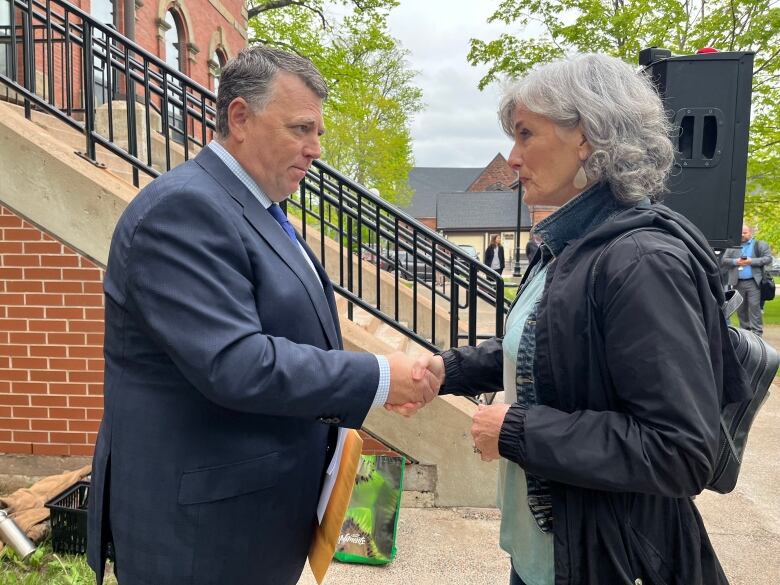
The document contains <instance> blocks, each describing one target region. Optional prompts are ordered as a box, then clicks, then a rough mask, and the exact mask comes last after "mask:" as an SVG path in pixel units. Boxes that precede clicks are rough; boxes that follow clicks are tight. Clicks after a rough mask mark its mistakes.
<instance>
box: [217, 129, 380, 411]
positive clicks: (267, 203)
mask: <svg viewBox="0 0 780 585" xmlns="http://www.w3.org/2000/svg"><path fill="white" fill-rule="evenodd" d="M208 147H209V148H210V149H211V150H212V152H213V153H214V154H216V155H217V156H218V157H219V159H220V160H221V161H222V162H223V163H225V166H227V168H228V169H230V172H232V173H233V174H234V175H235V176H236V177H238V180H239V181H241V182H242V183H243V184H244V186H245V187H246V188H247V189H249V192H250V193H251V194H252V195H253V196H254V197H255V199H257V200H258V201H259V202H260V205H262V206H263V207H264V208H265V209H268V208H269V207H271V205H272V204H273V201H271V200H270V199H269V198H268V195H266V194H265V193H263V190H262V189H261V188H260V185H258V184H257V182H256V181H255V180H254V179H253V178H252V177H251V176H250V174H249V173H247V172H246V169H244V167H242V166H241V163H239V162H238V161H237V160H236V158H235V157H234V156H233V155H232V154H230V153H229V152H228V151H227V150H226V149H225V147H224V146H222V145H221V144H220V143H219V142H217V141H216V140H212V141H211V142H209V144H208ZM274 223H276V222H274ZM277 225H278V224H277ZM278 227H279V229H280V230H281V231H282V233H283V234H284V237H285V238H286V237H288V236H287V233H286V232H285V231H284V228H282V226H281V225H279V226H278ZM298 249H299V250H300V251H301V254H303V257H304V258H305V259H306V262H307V263H308V264H309V267H310V268H311V269H312V271H313V272H314V274H315V275H316V276H317V282H319V283H320V286H322V281H321V280H320V277H319V275H318V274H317V269H316V268H314V263H313V262H312V260H311V258H309V255H308V254H307V253H306V250H304V249H303V246H301V243H300V242H298ZM374 357H376V361H377V363H378V364H379V384H378V385H377V390H376V396H374V401H373V402H372V404H371V406H372V408H373V407H377V406H383V405H384V404H385V402H387V397H388V395H389V394H390V364H389V363H388V361H387V358H386V357H385V356H383V355H375V356H374Z"/></svg>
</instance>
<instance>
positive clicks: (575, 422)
mask: <svg viewBox="0 0 780 585" xmlns="http://www.w3.org/2000/svg"><path fill="white" fill-rule="evenodd" d="M500 118H501V122H502V126H503V128H504V130H505V131H506V132H507V134H509V135H510V136H512V137H513V138H514V147H513V149H512V152H511V154H510V156H509V159H508V162H509V164H510V166H511V167H512V168H513V169H514V170H516V171H517V172H518V174H519V177H520V181H521V182H522V184H523V187H524V192H525V195H524V197H525V202H526V204H528V205H549V206H555V207H559V209H558V210H557V211H555V212H554V213H553V214H552V215H550V216H549V217H547V218H546V219H544V220H543V221H541V222H539V223H538V224H537V225H536V226H535V228H534V231H535V232H536V233H537V234H539V235H540V236H541V240H542V242H543V244H542V245H541V248H540V251H539V252H538V253H537V254H536V256H535V258H534V263H533V264H532V265H531V267H530V268H529V270H528V272H527V274H526V277H525V284H524V286H523V288H522V292H521V293H520V296H519V299H518V301H517V302H516V303H515V305H514V306H513V308H512V311H511V312H510V314H509V315H508V317H507V322H506V328H505V331H506V332H505V335H504V337H503V338H494V339H490V340H488V341H485V342H484V343H482V344H481V345H479V346H478V347H461V348H453V349H450V350H448V351H446V352H444V353H443V354H441V355H439V356H435V357H430V358H426V357H423V358H420V362H421V363H425V365H426V366H427V367H428V368H429V369H430V370H431V371H432V372H434V373H435V374H436V376H437V377H438V378H439V379H440V380H442V381H443V383H444V385H443V387H442V389H441V392H442V393H457V394H469V395H477V394H479V393H481V392H495V391H500V390H501V389H503V390H504V391H505V395H506V397H507V404H496V405H491V406H481V407H480V410H479V412H478V413H477V414H476V415H475V416H474V419H473V425H472V429H471V432H472V435H473V437H474V441H475V450H476V451H477V452H479V453H480V454H481V457H482V459H484V460H492V459H496V458H500V464H501V465H500V486H499V503H500V507H501V511H502V519H501V534H500V544H501V547H502V548H503V549H504V550H506V551H507V552H508V553H509V555H510V557H511V560H512V564H513V570H512V572H511V583H513V584H521V583H526V584H528V585H553V584H554V583H555V584H559V585H562V584H566V585H605V584H618V583H621V584H642V583H643V584H645V585H647V584H658V583H670V584H671V583H685V584H686V585H722V584H725V583H726V582H727V580H726V577H725V575H724V574H723V571H722V569H721V566H720V563H719V562H718V559H717V557H716V555H715V552H714V550H713V548H712V545H711V544H710V541H709V538H708V536H707V532H706V530H705V528H704V524H703V523H702V520H701V518H700V516H699V513H698V511H697V510H696V507H695V506H694V503H693V501H692V500H691V496H694V495H695V494H698V493H699V492H701V490H702V489H703V488H704V486H705V484H706V483H707V481H708V480H709V479H710V477H711V475H712V472H713V463H714V462H715V460H716V456H717V450H718V438H719V423H720V410H721V408H720V407H721V404H722V403H723V401H724V394H727V396H726V397H725V400H729V401H731V400H744V399H746V398H747V397H748V396H749V390H748V387H747V383H746V380H745V377H744V371H743V370H742V369H741V367H740V365H739V362H738V361H737V359H736V356H735V355H734V350H733V348H732V346H731V343H730V340H729V334H728V329H727V327H726V323H725V320H724V319H723V316H722V314H721V310H720V305H721V303H722V301H723V290H722V287H721V285H720V277H719V270H718V263H717V261H716V260H715V258H714V255H713V254H712V251H711V250H710V249H709V247H708V245H707V241H706V239H705V238H704V237H703V236H702V234H701V233H700V232H699V231H698V230H697V229H696V228H695V227H694V226H693V225H692V224H691V223H690V222H688V221H687V220H685V219H684V218H683V217H681V216H679V215H677V214H676V213H674V212H672V211H671V210H669V209H668V208H665V207H663V206H661V205H656V204H653V203H651V200H652V199H655V198H656V197H657V196H658V195H659V194H660V193H662V192H663V191H664V183H665V179H666V177H667V175H668V172H669V169H670V167H671V164H672V160H673V148H672V144H671V142H670V140H669V138H668V133H669V126H668V122H667V119H666V116H665V114H664V110H663V106H662V103H661V100H660V98H659V97H658V95H657V94H656V93H655V91H654V89H653V86H652V85H651V83H650V82H649V80H648V79H646V78H645V77H644V76H643V75H641V74H638V73H636V72H635V71H634V68H633V67H631V66H630V65H628V64H626V63H623V62H622V61H620V60H618V59H615V58H612V57H607V56H602V55H581V56H578V57H576V58H573V59H571V60H567V61H559V62H555V63H552V64H549V65H546V66H544V67H541V68H539V69H538V70H536V71H533V72H531V73H530V74H529V75H528V76H526V77H525V78H524V79H522V80H521V81H519V82H518V83H517V84H516V85H514V86H513V87H511V88H509V90H508V91H507V93H506V95H505V96H504V98H503V100H502V102H501V108H500ZM633 230H639V231H636V232H633ZM628 232H632V233H631V234H630V235H628V236H627V237H624V238H622V239H620V240H617V241H616V238H618V237H619V236H621V235H623V234H627V233H628ZM613 242H615V243H614V245H611V246H610V244H611V243H613ZM607 246H610V247H609V249H607ZM602 253H604V255H603V257H602V258H601V261H600V265H599V272H598V277H597V278H596V280H595V284H594V283H593V281H592V278H593V268H594V266H593V264H594V262H595V260H596V258H597V257H599V255H600V254H602ZM591 292H592V294H593V303H591V300H590V298H589V296H590V293H591ZM735 374H741V375H739V376H738V379H737V380H733V379H729V380H728V384H726V383H724V380H725V379H727V376H731V377H732V378H733V377H734V375H735ZM400 410H403V407H401V408H400Z"/></svg>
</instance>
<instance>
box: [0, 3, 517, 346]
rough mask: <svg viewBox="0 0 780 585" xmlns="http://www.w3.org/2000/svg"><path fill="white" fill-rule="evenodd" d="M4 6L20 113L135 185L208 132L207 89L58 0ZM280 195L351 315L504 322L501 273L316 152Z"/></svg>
mask: <svg viewBox="0 0 780 585" xmlns="http://www.w3.org/2000/svg"><path fill="white" fill-rule="evenodd" d="M9 6H10V7H11V8H12V13H11V15H10V20H9V21H8V22H9V23H10V24H9V25H8V26H2V27H0V57H2V56H3V55H5V56H6V57H7V58H6V59H5V63H4V65H5V66H4V67H0V83H2V84H4V85H5V86H6V87H7V88H8V90H10V91H11V92H14V93H15V94H16V99H17V101H19V102H20V103H23V104H24V107H25V114H26V116H27V117H28V118H31V116H32V112H33V110H38V111H43V112H45V113H48V114H50V115H52V116H55V117H56V118H58V119H59V120H61V121H62V122H64V123H65V124H67V125H68V126H69V127H70V128H73V129H74V130H76V131H78V132H80V133H81V134H82V135H83V137H84V150H83V152H81V153H80V154H82V156H84V157H85V158H87V159H88V160H91V161H97V160H99V159H100V157H101V156H103V155H104V152H105V153H110V154H112V155H115V157H118V159H119V160H120V161H123V163H124V164H126V165H128V169H129V170H130V173H131V174H132V181H133V183H134V184H135V185H136V186H138V185H139V184H140V177H141V175H148V176H150V177H155V176H157V175H159V174H160V173H161V172H164V171H166V170H168V169H170V168H171V167H173V166H175V165H176V164H178V163H179V162H182V161H184V160H187V159H189V158H190V157H191V156H192V155H193V154H194V153H195V152H197V150H199V149H200V148H201V147H203V145H205V144H207V142H208V141H209V140H210V139H211V137H212V134H213V131H214V121H215V102H216V100H215V96H214V94H212V93H211V92H210V91H208V90H207V89H206V88H204V87H202V86H200V85H199V84H197V83H196V82H194V81H192V80H191V79H189V78H188V77H186V76H185V75H183V74H182V73H180V72H179V71H175V70H174V69H172V68H170V67H169V66H168V65H166V64H165V63H164V62H163V61H162V60H160V59H159V58H158V57H156V56H155V55H153V54H151V53H149V52H148V51H146V50H144V49H142V48H141V47H139V46H138V45H136V44H134V43H133V42H132V41H130V40H128V39H126V38H125V37H123V36H122V35H120V34H119V33H118V32H117V31H115V30H114V29H113V28H112V27H111V26H107V25H103V24H100V23H99V22H97V21H95V20H94V19H93V18H91V17H90V16H89V15H88V14H86V13H85V12H83V11H82V10H80V9H79V8H77V7H75V6H72V5H71V4H69V3H67V2H65V1H64V0H13V2H12V3H9ZM288 202H289V205H288V211H289V212H290V214H291V215H298V216H299V217H300V218H301V219H302V231H303V236H304V237H305V238H307V240H308V241H309V242H310V243H312V244H314V245H313V248H314V249H315V252H317V253H318V255H319V257H320V260H321V261H322V263H323V264H324V265H325V266H326V268H327V269H328V272H329V274H330V275H331V278H332V280H333V282H334V285H335V288H336V290H337V291H338V292H339V293H340V294H341V295H343V296H344V297H345V298H346V300H347V302H348V303H347V307H348V308H347V312H348V316H349V318H350V319H354V318H355V308H356V307H357V308H358V309H359V310H362V311H365V312H367V313H368V314H369V315H371V316H373V317H376V318H378V319H380V320H381V321H383V322H384V323H387V324H388V325H390V326H391V327H393V328H394V329H396V330H398V331H400V332H401V333H403V334H404V335H405V336H407V337H410V338H411V339H413V340H414V341H416V342H417V343H419V344H421V345H422V346H424V347H426V348H428V349H430V350H437V349H441V348H446V347H451V346H456V345H461V344H462V343H464V342H466V343H468V344H474V343H476V342H477V341H478V340H479V339H483V338H487V337H490V336H492V335H501V334H502V333H503V322H504V315H505V313H506V309H507V306H508V302H506V301H505V300H504V282H503V280H502V279H501V277H500V276H499V275H498V274H497V273H495V272H494V271H492V270H491V269H490V268H488V267H487V266H485V265H483V264H481V263H480V262H478V261H477V260H476V259H473V258H471V257H469V256H468V255H467V254H465V253H464V252H463V251H462V250H461V249H460V248H458V247H457V246H455V245H453V244H452V243H450V242H448V241H447V240H445V239H443V238H442V237H440V236H439V235H437V234H436V233H435V232H434V231H432V230H430V229H429V228H427V227H426V226H424V225H422V224H421V223H419V222H417V221H416V220H414V219H413V218H411V217H409V216H408V215H406V214H404V213H403V212H401V211H399V210H398V209H397V208H396V207H394V206H393V205H392V204H390V203H388V202H386V201H384V200H382V199H381V198H379V197H377V196H376V195H374V194H372V193H370V192H369V191H367V190H366V189H364V188H363V187H361V186H360V185H358V184H356V183H354V182H352V181H350V180H349V179H347V178H346V177H344V176H342V175H340V174H339V173H338V172H337V171H335V170H333V169H331V168H330V167H329V166H327V165H326V164H323V163H320V162H318V161H316V162H315V164H314V165H313V167H312V168H311V169H310V171H309V172H308V173H307V176H306V177H305V179H304V181H303V182H302V183H301V188H300V191H299V193H296V194H294V195H293V196H292V197H291V198H290V199H289V200H288ZM312 227H314V228H316V231H314V230H312V229H311V228H312ZM322 236H324V237H322ZM317 238H319V241H318V242H316V241H315V240H317Z"/></svg>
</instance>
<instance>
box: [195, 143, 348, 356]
mask: <svg viewBox="0 0 780 585" xmlns="http://www.w3.org/2000/svg"><path fill="white" fill-rule="evenodd" d="M195 161H196V162H197V163H198V164H199V165H200V166H201V167H202V168H203V169H204V170H205V171H206V172H207V173H209V174H210V175H211V176H212V177H214V179H216V181H217V182H218V183H219V184H220V185H221V186H222V187H223V188H224V189H225V191H227V193H228V195H230V196H231V197H232V198H233V199H235V200H236V201H237V202H238V203H239V204H240V205H241V207H242V208H243V210H244V218H245V219H246V220H247V222H249V224H250V225H251V226H252V227H253V228H254V230H255V231H256V232H257V233H258V234H259V235H260V237H261V238H263V239H264V240H265V241H266V242H267V243H268V245H269V246H270V247H271V249H272V250H273V251H274V252H276V254H277V255H278V256H279V258H280V259H281V260H282V261H283V262H284V263H285V264H287V266H289V267H290V269H291V270H292V271H293V272H294V273H295V275H296V276H297V277H298V279H299V280H300V281H301V283H302V284H303V286H304V288H305V289H306V292H307V293H308V295H309V298H310V299H311V302H312V304H313V305H314V308H315V309H316V311H317V316H318V317H319V319H320V323H321V324H322V328H323V330H324V331H325V334H326V336H327V338H328V341H329V342H330V345H331V347H333V348H339V347H340V344H339V335H338V333H337V326H336V324H335V323H334V321H333V319H334V317H333V310H332V307H331V303H330V299H328V298H326V294H323V286H321V285H320V283H319V282H317V276H316V275H315V274H314V273H313V272H312V270H311V267H309V265H308V264H307V263H306V260H305V259H304V257H303V256H302V255H301V251H300V250H299V249H298V248H297V247H296V246H295V244H294V243H293V241H292V240H290V238H288V237H287V234H286V233H285V232H284V230H283V229H282V227H281V226H280V225H279V223H278V222H277V221H276V220H275V219H274V218H273V217H272V216H271V214H270V213H269V212H268V210H266V209H265V208H264V207H263V206H262V204H261V203H260V202H259V201H258V200H257V198H255V196H254V195H252V193H251V192H250V191H249V189H247V187H246V185H244V183H242V182H241V180H240V179H239V178H238V177H237V176H236V175H235V174H233V172H231V171H230V169H229V168H227V166H225V163H223V162H222V160H221V159H220V158H219V157H218V156H217V155H216V154H214V152H213V151H212V150H211V149H209V148H204V149H203V150H201V151H200V153H199V154H198V156H197V157H196V158H195ZM296 235H298V233H297V232H296ZM298 239H299V240H300V235H298ZM304 246H305V244H304ZM305 248H306V250H307V253H309V254H310V257H312V258H313V254H311V250H310V249H309V248H308V246H305ZM313 262H314V265H315V266H317V267H318V271H319V270H320V268H321V267H320V266H319V262H317V260H316V258H313ZM322 274H324V271H322ZM324 276H325V279H324V280H323V283H327V284H326V285H325V286H326V289H327V287H328V286H330V281H329V280H328V278H327V274H324ZM320 278H322V275H320ZM330 290H331V296H332V294H333V293H332V290H333V289H332V286H331V287H330Z"/></svg>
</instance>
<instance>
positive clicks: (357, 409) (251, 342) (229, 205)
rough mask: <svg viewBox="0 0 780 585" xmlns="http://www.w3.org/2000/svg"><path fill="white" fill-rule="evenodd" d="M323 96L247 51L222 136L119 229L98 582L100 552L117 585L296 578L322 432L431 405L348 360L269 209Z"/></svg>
mask: <svg viewBox="0 0 780 585" xmlns="http://www.w3.org/2000/svg"><path fill="white" fill-rule="evenodd" d="M326 95H327V88H326V86H325V83H324V81H323V79H322V77H321V76H320V74H319V73H318V72H317V70H316V69H315V68H314V66H313V65H312V64H311V63H310V62H309V61H308V60H306V59H303V58H300V57H298V56H295V55H291V54H288V53H285V52H283V51H279V50H275V49H269V48H264V47H253V48H250V49H245V50H244V51H242V52H241V53H240V54H239V55H238V56H237V57H236V58H235V59H234V60H233V61H231V62H230V63H228V64H227V65H226V67H225V68H224V70H223V72H222V77H221V80H220V89H219V97H218V99H217V140H216V141H214V142H212V143H210V144H209V145H208V146H207V147H206V148H204V149H203V151H202V152H201V153H200V154H199V155H198V156H197V157H196V158H195V159H194V160H192V161H190V162H187V163H184V164H183V165H180V166H179V167H177V168H176V169H174V170H172V171H170V172H169V173H166V174H164V175H163V176H161V177H159V178H158V179H156V180H155V181H153V182H152V183H151V184H150V185H149V186H148V187H146V188H145V189H143V190H142V191H141V192H140V193H139V194H138V196H137V197H136V198H135V199H134V200H133V202H132V203H131V204H130V205H129V206H128V208H127V210H126V211H125V213H124V214H123V215H122V217H121V219H120V220H119V223H118V224H117V227H116V230H115V233H114V237H113V240H112V243H111V251H110V254H109V261H108V268H107V270H106V277H105V284H104V287H105V303H106V307H105V310H106V316H105V323H106V333H105V413H104V416H103V422H102V424H101V427H100V433H99V435H98V440H97V445H96V448H95V457H94V463H93V475H92V488H91V492H90V496H89V551H88V555H89V562H90V565H91V566H92V568H93V569H94V570H95V572H96V573H97V578H98V583H101V582H102V579H103V572H104V565H105V558H106V549H107V543H108V542H110V541H111V542H113V549H114V555H115V559H116V571H117V575H118V578H119V582H120V584H121V585H140V584H145V585H178V584H182V585H183V584H185V583H186V584H187V585H205V584H214V585H244V584H246V585H250V584H251V585H263V584H266V585H293V584H295V583H296V582H297V581H298V578H299V576H300V574H301V571H302V569H303V566H304V562H305V559H306V554H307V552H308V549H309V543H310V539H311V535H312V530H313V527H314V525H315V522H316V515H315V510H316V505H317V500H318V497H319V491H320V487H321V483H322V477H323V471H324V468H325V466H326V464H327V462H328V460H329V452H330V451H331V450H332V448H333V444H334V441H333V438H334V430H335V429H337V427H338V426H344V427H353V428H357V427H360V426H361V424H362V422H363V420H364V418H365V417H366V414H367V413H368V410H369V409H370V408H372V407H380V406H383V405H387V407H388V408H391V407H392V406H393V405H399V404H400V405H404V404H406V405H407V406H409V405H421V404H423V403H426V402H428V401H430V400H432V399H433V397H434V396H435V394H436V392H437V391H438V383H437V382H436V380H435V379H434V378H432V377H430V376H428V375H427V374H425V373H424V371H423V370H421V369H419V368H416V367H415V364H414V362H413V361H412V360H411V359H409V358H407V357H406V356H405V355H403V354H400V353H399V354H392V355H389V356H386V357H385V356H375V355H372V354H369V353H351V352H346V351H343V350H342V341H341V334H340V330H339V322H338V317H337V314H336V307H335V302H334V296H333V287H332V285H331V283H330V281H329V280H328V277H327V275H326V274H325V272H324V270H323V268H322V266H321V265H320V264H319V262H318V261H317V259H316V258H315V257H314V255H313V254H312V252H311V250H310V249H309V248H308V246H307V245H306V243H305V242H304V241H303V240H301V239H300V238H299V237H298V235H297V234H296V233H295V231H294V230H293V229H292V227H291V226H290V224H289V222H287V220H286V217H285V216H284V213H283V212H282V211H281V209H280V208H279V207H278V205H277V204H278V202H280V201H283V200H284V199H285V198H286V197H287V196H288V195H289V194H290V193H292V192H293V191H295V190H296V189H297V187H298V184H299V183H300V181H301V180H302V179H303V177H304V175H305V173H306V171H307V169H308V168H309V166H310V165H311V164H312V161H313V160H314V159H316V158H318V157H319V156H320V143H319V137H320V135H321V134H322V133H323V131H324V128H323V121H322V100H323V99H324V98H325V97H326ZM401 411H403V408H402V409H401Z"/></svg>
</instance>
